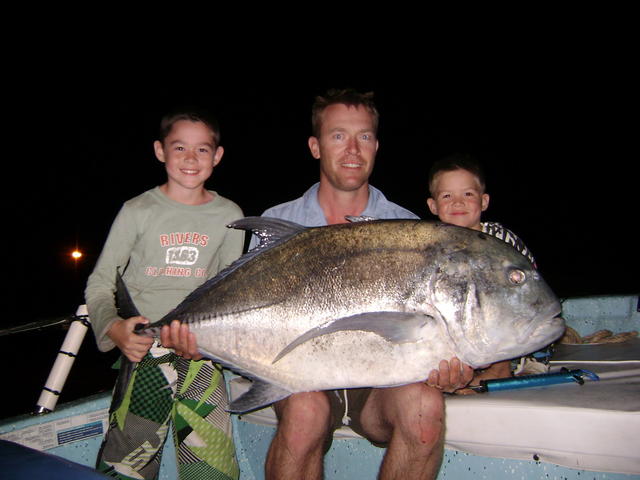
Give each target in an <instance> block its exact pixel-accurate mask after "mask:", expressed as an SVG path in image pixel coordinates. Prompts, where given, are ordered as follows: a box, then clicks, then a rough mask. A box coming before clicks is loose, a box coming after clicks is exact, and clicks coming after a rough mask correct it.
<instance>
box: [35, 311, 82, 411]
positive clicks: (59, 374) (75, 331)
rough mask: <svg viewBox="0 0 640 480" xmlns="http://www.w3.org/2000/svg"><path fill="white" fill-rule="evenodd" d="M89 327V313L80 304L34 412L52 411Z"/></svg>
mask: <svg viewBox="0 0 640 480" xmlns="http://www.w3.org/2000/svg"><path fill="white" fill-rule="evenodd" d="M88 328H89V314H88V312H87V306H86V305H80V306H79V307H78V310H77V311H76V315H75V319H74V320H73V321H72V322H71V325H69V331H68V332H67V335H66V336H65V337H64V341H63V342H62V346H61V347H60V350H59V351H58V355H57V357H56V361H55V362H54V364H53V367H52V368H51V372H50V373H49V377H48V378H47V381H46V383H45V385H44V388H43V389H42V393H40V398H39V399H38V403H37V404H36V410H35V412H34V414H36V415H41V414H44V413H49V412H52V411H53V409H54V408H55V407H56V403H57V402H58V398H59V397H60V392H61V391H62V387H64V384H65V382H66V381H67V377H68V376H69V371H70V370H71V367H72V366H73V362H74V361H75V359H76V356H77V354H78V350H80V345H82V340H84V336H85V334H86V333H87V330H88Z"/></svg>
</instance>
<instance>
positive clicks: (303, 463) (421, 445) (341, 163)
mask: <svg viewBox="0 0 640 480" xmlns="http://www.w3.org/2000/svg"><path fill="white" fill-rule="evenodd" d="M312 126H313V136H312V137H310V138H309V149H310V150H311V154H312V155H313V157H314V158H316V159H318V160H320V182H319V183H317V184H315V185H313V186H312V187H311V188H310V189H309V190H308V191H307V192H306V193H305V194H304V195H303V196H302V197H300V198H298V199H296V200H293V201H291V202H287V203H283V204H281V205H278V206H275V207H273V208H270V209H268V210H266V211H265V212H264V214H263V216H269V217H278V218H282V219H285V220H290V221H293V222H297V223H300V224H302V225H305V226H321V225H329V224H335V223H345V222H347V220H346V219H345V216H348V215H351V216H370V217H374V218H418V217H417V216H416V215H414V214H413V213H411V212H410V211H408V210H406V209H404V208H402V207H400V206H399V205H396V204H394V203H392V202H390V201H388V200H387V199H386V198H385V197H384V195H383V194H382V193H381V192H380V191H379V190H377V189H376V188H374V187H373V186H371V185H369V176H370V175H371V172H372V170H373V166H374V162H375V156H376V152H377V150H378V140H377V136H376V134H377V126H378V112H377V110H376V107H375V105H374V103H373V99H372V94H360V93H358V92H355V91H353V90H341V91H336V90H332V91H329V92H328V93H327V95H326V96H325V97H318V98H317V99H316V102H315V104H314V106H313V115H312ZM254 240H255V239H254ZM472 372H473V371H472V369H471V368H470V367H467V366H464V365H462V364H461V363H460V361H459V360H458V359H451V362H450V363H449V362H448V361H446V360H443V361H442V362H441V363H440V369H439V371H435V370H434V371H432V372H430V373H429V372H425V378H427V376H428V379H427V383H418V384H413V385H405V386H402V387H396V388H381V389H351V390H341V391H330V392H307V393H299V394H294V395H291V396H290V397H288V398H286V399H284V400H282V401H279V402H277V403H276V404H275V410H276V414H277V416H278V427H277V431H276V435H275V437H274V439H273V441H272V443H271V447H270V449H269V453H268V455H267V461H266V466H265V470H266V478H268V479H282V478H287V479H293V478H300V479H320V478H322V465H323V457H324V453H325V451H326V449H327V448H328V445H330V441H331V436H332V433H333V430H335V429H336V428H338V427H339V426H340V425H341V424H343V423H344V424H348V425H350V426H351V428H352V429H353V430H354V431H356V432H358V433H359V434H361V435H363V436H364V437H366V438H368V439H369V440H370V441H372V442H374V443H376V444H380V445H384V446H387V447H388V450H387V453H386V455H385V458H384V461H383V463H382V466H381V469H380V478H382V479H386V478H405V479H410V478H411V479H412V478H434V477H435V476H436V474H437V471H438V468H439V465H440V462H441V459H442V453H443V436H444V402H443V398H442V391H449V392H451V391H454V390H456V389H458V388H460V387H463V386H465V385H466V384H467V383H468V382H469V381H470V380H471V376H472ZM345 395H346V398H345Z"/></svg>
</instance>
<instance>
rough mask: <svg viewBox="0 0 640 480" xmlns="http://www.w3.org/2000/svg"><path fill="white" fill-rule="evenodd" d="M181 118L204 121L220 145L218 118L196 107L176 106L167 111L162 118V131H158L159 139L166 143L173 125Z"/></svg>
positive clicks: (216, 144)
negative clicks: (165, 140)
mask: <svg viewBox="0 0 640 480" xmlns="http://www.w3.org/2000/svg"><path fill="white" fill-rule="evenodd" d="M180 120H189V121H191V122H202V123H204V124H205V125H206V126H207V127H209V129H210V130H211V132H212V133H213V141H214V142H215V146H216V147H217V146H219V145H220V125H219V124H218V120H217V119H216V118H215V117H214V116H213V115H212V114H211V113H210V112H208V111H207V110H205V109H202V108H196V107H181V108H176V109H174V110H172V111H170V112H168V113H166V114H165V115H164V116H163V117H162V120H160V131H159V133H158V136H159V140H160V141H161V142H162V143H164V139H165V138H167V136H168V135H169V132H171V129H172V128H173V125H174V124H175V123H176V122H179V121H180Z"/></svg>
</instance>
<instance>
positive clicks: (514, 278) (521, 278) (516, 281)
mask: <svg viewBox="0 0 640 480" xmlns="http://www.w3.org/2000/svg"><path fill="white" fill-rule="evenodd" d="M508 276H509V281H510V282H511V283H512V284H513V285H522V284H523V283H524V282H525V280H526V279H527V276H526V275H525V273H524V272H523V271H522V270H520V269H518V268H514V269H513V270H511V271H510V272H509V275H508Z"/></svg>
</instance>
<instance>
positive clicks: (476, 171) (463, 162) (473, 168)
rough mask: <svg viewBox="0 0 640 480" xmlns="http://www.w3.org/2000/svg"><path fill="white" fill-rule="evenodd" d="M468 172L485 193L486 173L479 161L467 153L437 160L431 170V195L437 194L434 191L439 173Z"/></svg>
mask: <svg viewBox="0 0 640 480" xmlns="http://www.w3.org/2000/svg"><path fill="white" fill-rule="evenodd" d="M460 169H462V170H466V171H468V172H469V173H471V174H472V175H474V176H475V177H476V178H477V179H478V182H479V183H480V188H481V189H482V191H483V192H484V190H485V188H486V180H485V176H484V172H483V170H482V167H481V166H480V163H479V162H478V160H477V159H476V158H475V157H473V156H472V155H469V154H467V153H454V154H451V155H447V156H446V157H444V158H441V159H440V160H437V161H436V162H435V163H434V164H433V165H432V166H431V169H430V170H429V193H431V196H432V197H434V196H435V194H436V192H435V191H434V188H435V185H434V180H435V178H436V176H437V175H438V174H439V173H442V172H453V171H454V170H460Z"/></svg>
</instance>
